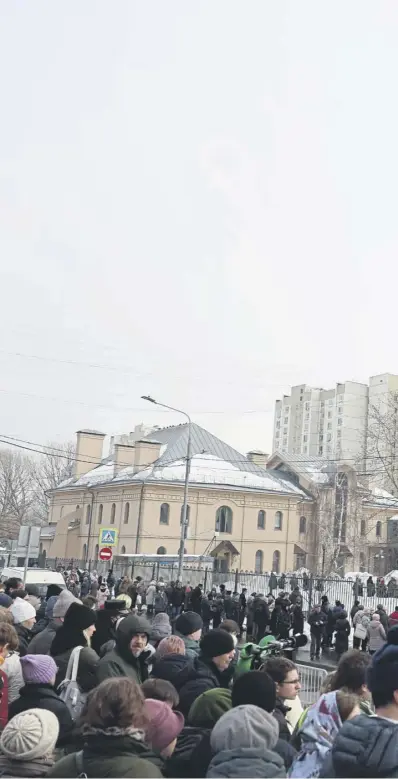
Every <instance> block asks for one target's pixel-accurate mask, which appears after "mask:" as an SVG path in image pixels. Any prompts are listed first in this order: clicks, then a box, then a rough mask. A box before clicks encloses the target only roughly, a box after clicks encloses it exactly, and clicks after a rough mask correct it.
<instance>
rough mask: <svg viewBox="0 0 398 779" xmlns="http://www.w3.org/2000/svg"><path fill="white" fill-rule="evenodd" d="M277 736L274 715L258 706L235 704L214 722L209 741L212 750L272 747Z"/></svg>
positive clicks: (277, 728)
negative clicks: (234, 706)
mask: <svg viewBox="0 0 398 779" xmlns="http://www.w3.org/2000/svg"><path fill="white" fill-rule="evenodd" d="M278 738H279V725H278V722H277V720H276V719H275V717H273V716H272V714H269V713H268V712H267V711H264V710H263V709H260V708H259V707H258V706H251V705H248V706H237V707H236V708H235V709H231V710H230V711H227V713H226V714H223V716H222V717H221V719H219V720H218V722H216V724H215V725H214V728H213V730H212V733H211V737H210V743H211V748H212V750H213V751H214V752H221V751H223V750H224V749H237V748H240V747H243V748H245V749H251V748H253V749H273V747H274V746H275V744H276V742H277V741H278Z"/></svg>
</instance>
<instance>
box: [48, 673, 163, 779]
mask: <svg viewBox="0 0 398 779" xmlns="http://www.w3.org/2000/svg"><path fill="white" fill-rule="evenodd" d="M144 705H145V704H144V697H143V694H142V691H141V689H140V687H139V685H138V684H137V683H136V682H134V681H133V679H129V678H126V677H119V678H115V679H107V680H106V681H104V682H102V683H101V684H100V685H99V686H98V687H96V689H95V690H92V692H91V693H90V694H89V696H88V698H87V705H86V707H85V711H84V713H83V715H82V718H81V725H82V735H83V740H84V746H83V749H82V750H80V751H79V752H75V753H72V754H69V755H67V756H66V757H63V758H61V760H59V761H58V762H57V763H56V764H55V765H54V767H53V768H52V769H51V770H50V771H49V773H48V776H54V777H55V776H58V777H65V779H68V777H69V778H70V777H80V776H90V777H110V776H115V777H116V776H125V777H137V778H138V777H143V778H144V779H145V778H146V777H148V779H161V777H162V772H161V770H160V768H161V767H162V766H163V760H162V758H161V757H160V756H159V755H156V754H155V752H154V751H153V750H152V749H150V747H149V746H147V744H146V742H145V728H146V726H147V725H148V721H147V716H146V714H145V709H144ZM169 711H171V709H169Z"/></svg>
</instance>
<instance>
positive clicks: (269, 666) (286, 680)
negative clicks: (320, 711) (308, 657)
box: [262, 657, 301, 741]
mask: <svg viewBox="0 0 398 779" xmlns="http://www.w3.org/2000/svg"><path fill="white" fill-rule="evenodd" d="M262 670H263V671H266V672H267V674H269V676H270V677H271V679H273V681H274V682H275V688H276V704H275V710H274V717H275V719H277V720H278V723H279V736H280V738H283V739H285V740H286V741H289V740H290V736H291V728H289V725H288V721H287V719H286V715H287V714H288V712H289V711H290V707H289V706H288V705H286V703H288V702H289V701H295V700H296V699H297V697H298V694H299V692H300V690H301V684H300V677H299V674H298V671H297V667H296V666H295V664H294V663H293V662H292V661H291V660H288V658H287V657H269V658H268V660H266V661H265V663H264V665H263V668H262ZM300 705H301V704H300Z"/></svg>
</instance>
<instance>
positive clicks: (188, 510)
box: [180, 504, 191, 525]
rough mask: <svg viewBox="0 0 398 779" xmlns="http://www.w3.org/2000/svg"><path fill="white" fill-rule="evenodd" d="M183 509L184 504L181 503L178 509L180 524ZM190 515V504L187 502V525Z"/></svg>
mask: <svg viewBox="0 0 398 779" xmlns="http://www.w3.org/2000/svg"><path fill="white" fill-rule="evenodd" d="M183 511H184V504H182V506H181V511H180V525H181V524H182V515H183ZM190 517H191V507H190V505H189V504H188V505H187V525H189V520H190Z"/></svg>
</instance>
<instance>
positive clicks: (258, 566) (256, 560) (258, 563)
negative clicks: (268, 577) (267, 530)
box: [254, 549, 264, 573]
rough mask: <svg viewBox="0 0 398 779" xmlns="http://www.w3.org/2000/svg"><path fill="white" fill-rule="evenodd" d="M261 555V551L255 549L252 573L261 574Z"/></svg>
mask: <svg viewBox="0 0 398 779" xmlns="http://www.w3.org/2000/svg"><path fill="white" fill-rule="evenodd" d="M263 556H264V555H263V553H262V551H261V549H257V552H256V556H255V558H254V573H262V572H263Z"/></svg>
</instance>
